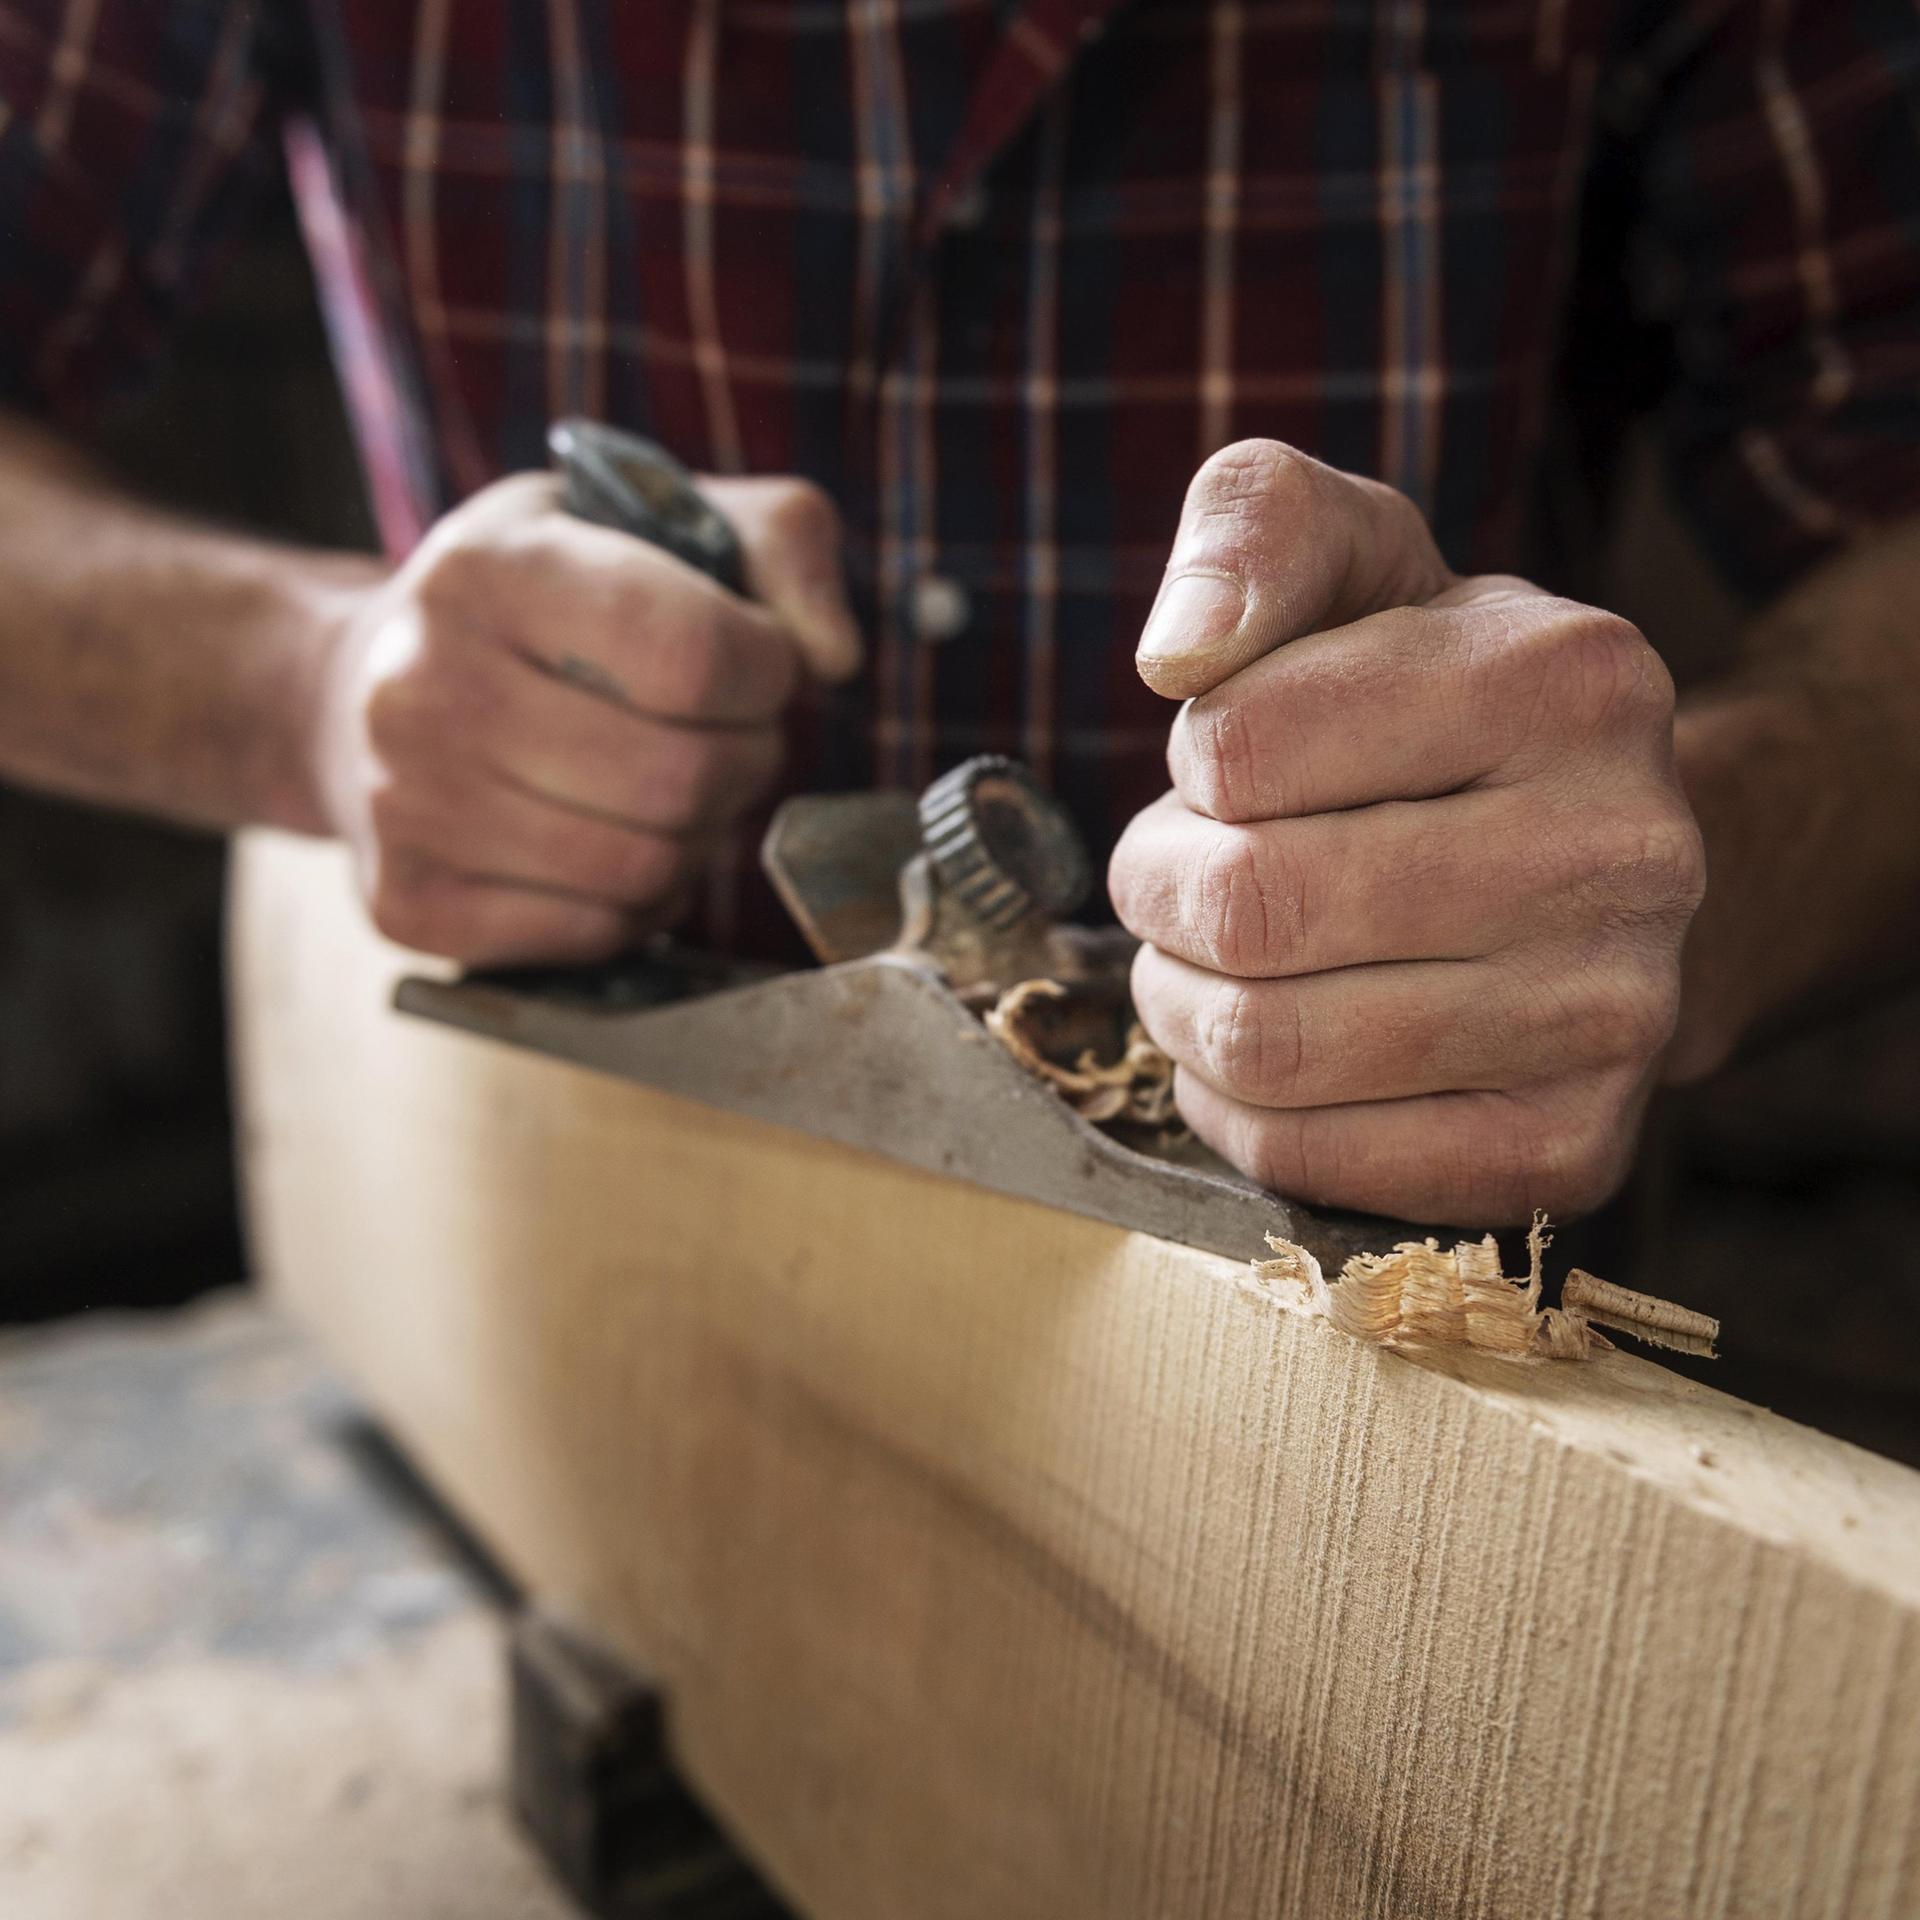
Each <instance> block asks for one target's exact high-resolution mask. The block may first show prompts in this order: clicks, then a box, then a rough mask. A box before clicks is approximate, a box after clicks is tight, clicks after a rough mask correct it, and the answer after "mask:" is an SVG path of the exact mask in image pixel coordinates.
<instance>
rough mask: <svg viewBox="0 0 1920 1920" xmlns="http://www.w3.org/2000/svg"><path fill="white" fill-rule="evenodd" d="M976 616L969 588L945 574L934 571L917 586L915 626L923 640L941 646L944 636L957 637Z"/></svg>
mask: <svg viewBox="0 0 1920 1920" xmlns="http://www.w3.org/2000/svg"><path fill="white" fill-rule="evenodd" d="M972 618H973V606H972V603H971V602H970V601H969V600H968V598H967V590H966V588H965V587H963V586H962V585H961V584H960V583H959V581H957V580H949V579H948V578H947V577H946V576H945V575H944V574H939V573H930V574H928V575H927V577H926V578H925V579H924V580H921V581H918V582H916V583H915V585H914V589H913V630H914V632H915V633H917V634H918V635H919V636H920V638H921V639H922V640H925V641H928V642H930V643H931V644H933V645H935V646H938V645H939V643H940V642H941V641H943V640H954V639H957V638H958V637H959V636H960V635H961V634H963V633H965V632H966V630H967V623H968V622H969V621H970V620H971V619H972Z"/></svg>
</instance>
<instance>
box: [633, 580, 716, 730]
mask: <svg viewBox="0 0 1920 1920" xmlns="http://www.w3.org/2000/svg"><path fill="white" fill-rule="evenodd" d="M653 638H654V645H653V648H652V654H653V658H654V684H655V687H656V690H657V694H658V697H659V699H660V702H661V704H662V705H663V706H664V707H665V708H666V710H667V711H668V712H669V713H685V714H700V713H705V712H708V711H709V710H711V708H712V707H713V706H714V704H715V702H716V701H718V700H719V699H720V698H721V696H722V695H723V693H724V692H725V690H726V686H727V681H728V678H729V672H728V661H727V648H726V642H725V638H724V635H723V633H722V631H721V623H720V616H719V614H718V612H717V611H716V610H715V609H714V608H713V607H710V606H708V605H707V604H706V603H705V602H704V600H702V601H700V602H697V603H695V604H694V605H692V606H689V607H686V608H684V609H682V610H681V611H679V612H677V613H675V614H674V615H673V616H672V617H671V618H669V619H667V620H663V621H661V622H660V623H659V624H658V626H657V627H656V628H655V631H654V636H653Z"/></svg>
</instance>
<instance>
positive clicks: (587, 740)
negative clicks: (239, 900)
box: [314, 474, 860, 965]
mask: <svg viewBox="0 0 1920 1920" xmlns="http://www.w3.org/2000/svg"><path fill="white" fill-rule="evenodd" d="M702 491H703V492H705V493H706V494H707V495H708V497H709V498H710V499H712V500H713V502H714V504H715V505H717V506H718V507H719V508H720V509H721V511H722V512H724V513H725V514H726V515H727V516H728V518H729V519H730V520H731V521H732V523H733V525H734V528H735V529H736V531H737V532H738V534H739V537H740V542H741V546H742V548H743V549H744V552H745V555H746V562H747V576H748V582H749V586H750V588H751V591H752V592H753V594H754V596H755V598H754V599H753V600H752V601H748V600H743V599H740V598H739V597H738V596H736V595H734V594H732V593H729V592H728V591H727V590H726V589H725V588H724V587H721V586H718V585H716V584H715V583H714V582H713V581H712V580H710V579H708V578H707V577H706V576H705V575H703V574H701V573H698V572H696V571H695V570H694V569H693V568H691V567H688V566H686V565H684V564H683V563H682V562H680V561H678V560H676V559H674V558H673V557H672V556H671V555H669V554H667V553H664V552H662V551H661V550H660V549H658V548H656V547H652V546H649V545H647V544H646V543H644V542H642V541H639V540H636V539H632V538H630V537H629V536H627V535H625V534H622V533H615V532H611V531H609V530H608V529H606V528H604V527H598V526H593V525H590V524H588V523H587V522H585V521H582V520H577V519H574V518H572V517H571V516H569V515H568V514H567V513H565V512H564V511H563V510H562V508H561V506H560V504H559V495H558V485H557V482H555V481H554V480H553V479H552V478H550V477H549V476H547V475H544V474H520V475H516V476H514V477H512V478H510V479H506V480H502V481H500V482H499V483H497V484H496V485H494V486H492V487H489V488H488V489H487V490H486V491H485V492H483V493H480V494H477V495H476V496H475V497H474V498H473V499H472V500H470V501H468V502H467V503H466V504H465V505H464V506H462V507H460V508H458V509H457V510H456V511H455V512H453V513H451V514H449V515H448V516H447V517H446V518H445V519H444V520H442V521H441V522H440V524H439V525H438V526H437V527H435V528H434V529H433V531H432V533H431V534H429V536H428V537H427V539H426V540H425V541H424V542H423V543H422V544H421V546H420V547H419V549H418V550H417V551H416V552H415V553H414V554H413V555H412V557H411V558H410V559H409V560H408V561H407V562H406V564H405V565H404V566H403V567H401V568H400V570H399V571H398V572H397V573H395V574H393V575H392V576H391V577H390V578H388V579H386V580H384V581H382V582H380V583H378V584H377V585H374V586H372V587H369V588H366V589H362V590H361V591H360V592H359V594H358V596H357V597H356V598H355V599H354V600H353V601H352V602H351V603H350V605H349V607H348V611H347V612H346V615H345V617H344V620H343V622H342V624H341V626H340V629H339V632H338V635H337V638H336V640H335V642H334V644H333V646H332V648H331V649H330V653H329V658H328V661H327V671H326V674H325V683H324V688H323V691H322V692H321V694H320V696H319V701H318V713H317V724H316V728H315V743H314V753H315V758H316V768H315V776H316V784H317V787H318V790H319V792H320V794H321V796H322V804H323V806H324V808H325V811H326V813H327V815H328V817H329V820H330V822H331V824H332V826H333V828H334V830H335V831H336V832H337V833H338V834H339V835H340V836H341V837H342V838H343V839H344V840H345V841H347V843H348V844H349V846H350V847H351V848H352V850H353V855H354V861H355V866H356V869H357V872H358V876H359V881H360V886H361V889H362V891H363V893H364V895H365V898H366V902H367V907H368V910H369V912H370V913H371V915H372V917H373V920H374V923H375V925H376V926H378V927H379V929H380V930H381V931H382V932H383V933H385V934H386V935H387V936H388V937H389V938H391V939H394V940H397V941H399V942H401V943H402V944H403V945H406V946H410V947H417V948H420V949H422V950H424V951H428V952H433V953H440V954H445V955H448V956H449V957H451V958H453V959H456V960H460V961H464V962H466V963H468V964H470V965H503V964H510V963H514V962H523V961H579V960H591V959H598V958H603V957H605V956H606V955H608V954H611V953H613V952H616V951H618V950H619V949H620V948H621V947H623V946H625V945H627V944H629V943H631V942H632V941H633V940H634V939H636V938H638V937H639V936H641V935H643V934H645V933H648V932H651V931H654V930H656V929H658V928H659V927H661V926H663V925H665V924H667V923H668V922H669V921H671V920H672V919H673V918H675V917H676V916H677V914H678V912H679V911H680V909H681V907H682V906H683V904H684V902H685V898H686V894H687V891H688V888H689V886H690V883H691V881H692V879H693V877H694V875H695V873H696V871H697V870H698V868H699V866H700V864H701V861H702V859H703V857H704V856H705V854H706V853H707V852H708V851H709V849H710V848H711V846H712V844H713V842H714V840H715V838H716V837H717V835H718V834H719V833H720V832H721V830H722V829H724V828H725V827H726V826H727V825H728V823H729V822H730V821H732V820H734V819H735V818H736V817H737V816H738V815H739V814H740V813H742V812H743V811H744V810H745V809H746V808H747V807H748V806H750V805H751V804H752V802H753V801H754V800H755V799H756V798H758V797H759V795H760V794H762V793H763V792H764V791H765V790H766V788H767V787H768V785H769V784H770V783H771V781H772V780H773V778H774V776H775V774H776V772H777V771H778V768H779V763H780V753H781V734H780V717H781V713H782V710H783V709H784V708H785V707H786V705H787V704H788V702H789V701H790V700H791V698H792V697H793V695H794V693H795V691H796V689H797V687H798V685H799V683H800V680H801V676H802V675H803V674H810V675H812V676H813V677H815V678H817V679H821V680H839V679H844V678H846V677H847V676H848V675H849V674H851V673H852V672H854V671H855V669H856V668H857V667H858V665H859V660H860V642H859V636H858V633H857V631H856V629H855V626H854V622H853V617H852V615H851V613H850V612H849V611H848V609H847V605H846V600H845V597H844V594H843V591H842V586H841V574H840V551H839V549H840V536H839V527H838V521H837V518H836V515H835V513H834V509H833V507H832V505H831V504H830V502H829V501H828V499H827V497H826V496H825V494H823V493H821V492H820V491H819V489H817V488H816V487H813V486H812V485H810V484H809V483H807V482H805V481H801V480H792V479H742V480H712V481H706V482H703V483H702Z"/></svg>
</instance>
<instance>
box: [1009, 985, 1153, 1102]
mask: <svg viewBox="0 0 1920 1920" xmlns="http://www.w3.org/2000/svg"><path fill="white" fill-rule="evenodd" d="M1066 996H1067V989H1066V988H1065V987H1063V986H1062V985H1061V984H1060V983H1059V981H1057V980H1023V981H1021V982H1020V984H1019V985H1018V986H1017V987H1009V988H1008V989H1007V990H1006V992H1005V993H1003V994H1002V995H1001V996H1000V998H999V999H998V1000H997V1001H996V1002H995V1003H994V1004H993V1005H992V1006H991V1007H990V1008H988V1010H987V1013H986V1023H987V1031H988V1032H989V1033H991V1034H992V1035H993V1037H994V1038H995V1039H996V1040H998V1041H999V1042H1000V1044H1001V1045H1002V1046H1003V1047H1005V1048H1006V1050H1007V1051H1008V1052H1009V1053H1010V1054H1012V1055H1013V1057H1014V1058H1015V1059H1016V1060H1018V1061H1019V1062H1020V1064H1021V1065H1022V1066H1023V1067H1025V1068H1026V1070H1027V1071H1028V1072H1029V1073H1031V1074H1035V1075H1037V1076H1038V1077H1039V1078H1040V1079H1042V1080H1044V1081H1046V1082H1047V1084H1048V1085H1049V1086H1051V1087H1053V1088H1054V1089H1055V1090H1056V1091H1057V1092H1058V1093H1059V1094H1060V1095H1061V1097H1062V1098H1063V1099H1065V1100H1066V1101H1067V1102H1068V1103H1069V1104H1070V1105H1071V1106H1072V1107H1073V1108H1074V1109H1075V1110H1076V1111H1077V1112H1079V1113H1082V1114H1084V1115H1085V1116H1086V1117H1087V1119H1089V1120H1092V1121H1094V1122H1095V1123H1096V1124H1104V1123H1106V1122H1110V1121H1115V1120H1126V1121H1131V1122H1133V1123H1134V1124H1136V1125H1139V1126H1150V1127H1159V1126H1165V1125H1166V1124H1168V1122H1170V1121H1171V1120H1172V1119H1173V1062H1172V1061H1171V1060H1169V1059H1168V1058H1167V1056H1166V1055H1165V1054H1164V1053H1162V1052H1161V1051H1160V1049H1159V1048H1158V1047H1156V1046H1155V1045H1154V1044H1153V1042H1152V1041H1151V1040H1149V1039H1148V1038H1147V1034H1146V1029H1145V1028H1144V1027H1142V1026H1141V1024H1140V1023H1139V1021H1137V1020H1136V1021H1134V1022H1133V1023H1132V1024H1131V1025H1130V1026H1129V1027H1128V1029H1127V1040H1126V1047H1125V1050H1124V1051H1123V1052H1122V1053H1121V1055H1120V1058H1119V1059H1118V1060H1115V1061H1113V1062H1112V1063H1111V1064H1108V1065H1102V1064H1101V1062H1100V1060H1099V1059H1098V1058H1097V1057H1096V1055H1095V1053H1094V1051H1093V1049H1092V1048H1091V1047H1086V1048H1083V1049H1082V1050H1081V1052H1080V1054H1079V1056H1078V1058H1077V1059H1076V1060H1075V1061H1074V1063H1073V1065H1072V1066H1062V1065H1060V1063H1059V1062H1058V1061H1055V1060H1049V1059H1048V1058H1047V1056H1046V1055H1045V1054H1044V1053H1043V1052H1042V1051H1041V1050H1040V1046H1039V1044H1038V1042H1037V1040H1036V1039H1035V1037H1034V1035H1033V1032H1032V1030H1031V1016H1032V1009H1033V1006H1034V1003H1035V1002H1036V1001H1039V1000H1064V999H1065V998H1066Z"/></svg>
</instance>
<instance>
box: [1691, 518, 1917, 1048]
mask: <svg viewBox="0 0 1920 1920" xmlns="http://www.w3.org/2000/svg"><path fill="white" fill-rule="evenodd" d="M1748 657H1749V664H1748V666H1747V667H1746V668H1745V669H1744V670H1743V671H1742V672H1741V673H1740V675H1739V676H1738V677H1737V678H1735V679H1732V680H1729V681H1727V682H1725V683H1723V684H1721V685H1719V686H1716V687H1712V688H1709V689H1706V690H1705V691H1703V692H1702V693H1701V694H1699V695H1698V696H1696V697H1695V698H1693V699H1691V700H1689V701H1686V702H1684V703H1683V704H1682V707H1681V710H1680V714H1679V718H1678V722H1677V726H1676V743H1677V749H1678V753H1679V760H1680V768H1681V774H1682V777H1683V779H1684V782H1685V784H1686V788H1687V794H1688V798H1689V800H1690V801H1691V803H1692V805H1693V808H1694V812H1695V814H1696V816H1697V817H1698V819H1699V821H1700V825H1701V830H1702V832H1703V834H1704V836H1705V839H1706V845H1707V872H1708V880H1707V894H1706V899H1705V902H1704V903H1703V905H1702V907H1701V909H1700V912H1699V914H1698V916H1697V917H1696V919H1695V921H1694V923H1693V927H1692V929H1691V931H1690V933H1689V935H1688V940H1687V950H1686V959H1685V975H1684V987H1683V995H1682V1005H1681V1017H1680V1027H1679V1031H1678V1033H1677V1034H1676V1036H1675V1039H1674V1042H1673V1045H1672V1047H1671V1049H1670V1050H1669V1053H1668V1056H1667V1077H1668V1078H1669V1079H1672V1080H1676V1081H1688V1080H1695V1079H1699V1078H1701V1077H1703V1076H1704V1075H1706V1074H1709V1073H1712V1072H1713V1071H1715V1070H1716V1069H1717V1068H1719V1067H1720V1066H1722V1065H1723V1064H1725V1063H1726V1061H1727V1060H1728V1059H1729V1058H1730V1057H1732V1056H1733V1055H1734V1054H1735V1053H1737V1052H1738V1051H1739V1050H1740V1049H1741V1047H1742V1046H1744V1045H1746V1044H1748V1043H1750V1042H1753V1041H1756V1040H1760V1039H1764V1038H1765V1037H1766V1036H1767V1035H1768V1034H1770V1033H1772V1032H1777V1031H1780V1030H1782V1029H1785V1028H1789V1027H1791V1026H1792V1025H1793V1024H1795V1023H1796V1022H1797V1021H1799V1020H1802V1019H1807V1018H1812V1017H1816V1016H1817V1015H1818V1014H1819V1013H1820V1012H1821V1011H1822V1010H1823V1009H1825V1008H1827V1007H1830V1006H1832V1005H1834V1004H1836V1003H1838V1002H1840V1001H1841V1000H1843V999H1844V998H1846V997H1847V996H1849V995H1857V994H1860V993H1863V992H1872V991H1875V990H1878V989H1882V988H1885V987H1887V986H1890V985H1893V984H1897V983H1898V982H1900V981H1901V980H1903V979H1907V978H1912V977H1914V976H1915V974H1916V972H1920V962H1917V961H1916V954H1917V953H1920V523H1913V524H1909V525H1907V526H1905V527H1902V528H1900V529H1897V530H1895V531H1894V532H1891V533H1889V534H1887V535H1885V536H1884V537H1882V538H1879V539H1877V540H1875V541H1874V542H1872V543H1871V544H1869V545H1866V546H1863V547H1861V548H1859V549H1857V550H1856V551H1854V552H1853V553H1851V554H1849V555H1847V556H1845V557H1844V558H1842V559H1840V560H1838V561H1836V562H1834V563H1833V564H1832V565H1830V566H1828V567H1826V568H1825V569H1823V570H1822V571H1821V572H1820V573H1818V574H1817V575H1815V576H1813V577H1812V578H1810V579H1809V580H1807V581H1805V582H1803V583H1802V584H1801V585H1799V586H1798V587H1796V588H1795V589H1794V590H1793V591H1792V592H1791V593H1789V594H1788V595H1786V596H1785V597H1783V599H1782V600H1781V601H1779V602H1778V603H1777V604H1776V605H1775V606H1773V607H1772V608H1770V609H1768V610H1767V612H1766V613H1765V614H1764V615H1762V616H1761V617H1760V619H1759V620H1758V621H1757V622H1756V623H1755V626H1754V628H1753V630H1752V632H1751V634H1750V635H1749V646H1748Z"/></svg>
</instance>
